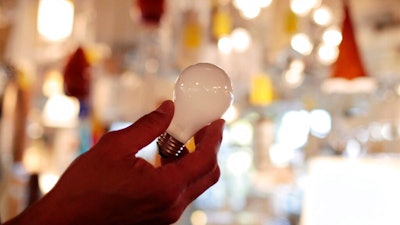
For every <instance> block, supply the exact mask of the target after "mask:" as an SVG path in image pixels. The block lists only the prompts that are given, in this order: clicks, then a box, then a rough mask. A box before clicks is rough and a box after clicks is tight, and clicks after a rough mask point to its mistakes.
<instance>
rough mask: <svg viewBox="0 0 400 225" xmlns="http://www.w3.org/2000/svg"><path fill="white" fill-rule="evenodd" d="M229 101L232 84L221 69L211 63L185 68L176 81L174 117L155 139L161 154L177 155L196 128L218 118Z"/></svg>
mask: <svg viewBox="0 0 400 225" xmlns="http://www.w3.org/2000/svg"><path fill="white" fill-rule="evenodd" d="M232 102H233V92H232V84H231V80H230V78H229V76H228V75H227V74H226V73H225V71H224V70H222V69H221V68H219V67H217V66H215V65H213V64H210V63H198V64H195V65H192V66H189V67H187V68H186V69H184V70H183V71H182V73H181V74H180V75H179V77H178V79H177V80H176V83H175V90H174V104H175V113H174V117H173V118H172V121H171V124H170V125H169V127H168V129H167V131H166V132H165V133H164V134H163V135H161V136H160V137H159V138H158V142H157V145H158V147H159V152H160V155H162V156H163V157H170V156H179V154H180V153H181V151H182V149H183V146H184V144H185V143H186V142H187V141H188V140H189V139H190V138H191V137H192V136H193V135H194V134H195V133H196V132H197V131H198V130H199V129H201V128H202V127H204V126H205V125H207V124H209V123H211V122H212V121H214V120H216V119H218V118H220V117H221V116H222V115H223V114H224V113H225V111H226V110H227V109H228V108H229V106H230V105H231V104H232Z"/></svg>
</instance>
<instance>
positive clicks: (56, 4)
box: [37, 0, 74, 41]
mask: <svg viewBox="0 0 400 225" xmlns="http://www.w3.org/2000/svg"><path fill="white" fill-rule="evenodd" d="M73 22H74V5H73V4H72V2H71V1H68V0H40V2H39V9H38V20H37V29H38V32H39V34H40V35H42V36H43V37H44V38H45V39H46V40H49V41H61V40H63V39H65V38H67V37H69V36H70V35H71V33H72V28H73Z"/></svg>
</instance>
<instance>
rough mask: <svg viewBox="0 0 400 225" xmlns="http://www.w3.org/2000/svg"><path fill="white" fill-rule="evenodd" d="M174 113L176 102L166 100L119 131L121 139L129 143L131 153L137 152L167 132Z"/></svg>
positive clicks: (128, 147)
mask: <svg viewBox="0 0 400 225" xmlns="http://www.w3.org/2000/svg"><path fill="white" fill-rule="evenodd" d="M173 115H174V103H173V102H172V101H171V100H166V101H164V102H163V103H162V104H161V105H160V106H159V107H158V108H157V109H156V110H155V111H152V112H150V113H148V114H146V115H144V116H142V117H141V118H140V119H138V120H137V121H136V122H135V123H133V124H132V125H130V126H128V127H127V128H124V129H122V130H119V131H117V132H118V133H119V135H120V136H121V137H120V138H121V139H119V140H120V141H122V142H124V143H127V145H126V147H127V151H129V153H132V151H134V152H133V153H136V152H137V151H139V150H140V149H142V148H143V147H145V146H147V145H148V144H150V143H151V142H152V141H154V140H155V139H156V138H157V137H158V136H160V135H161V134H162V133H164V132H165V130H166V129H167V128H168V126H169V124H170V123H171V120H172V116H173Z"/></svg>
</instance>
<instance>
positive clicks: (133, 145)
mask: <svg viewBox="0 0 400 225" xmlns="http://www.w3.org/2000/svg"><path fill="white" fill-rule="evenodd" d="M173 111H174V106H173V103H172V102H171V101H165V102H164V103H163V104H162V105H161V106H160V107H159V108H158V109H157V110H156V111H153V112H151V113H149V114H147V115H145V116H143V117H142V118H140V119H139V120H138V121H137V122H135V123H134V124H133V125H131V126H129V127H127V128H125V129H122V130H118V131H113V132H110V133H107V134H105V135H104V136H103V137H102V138H101V139H100V140H99V142H98V143H97V144H96V145H94V146H93V147H92V148H91V149H90V150H89V151H87V152H86V153H85V154H83V155H81V156H80V157H78V158H77V159H76V160H75V161H74V162H73V163H72V164H71V165H70V166H69V168H68V169H67V170H66V171H65V173H64V174H63V176H62V177H61V178H60V180H59V182H58V183H57V184H56V186H55V187H54V188H53V189H52V190H51V191H50V192H49V193H48V194H47V195H45V196H44V197H43V198H42V199H41V200H39V202H37V203H36V204H34V205H33V206H32V207H31V208H28V209H27V210H26V211H25V212H24V213H22V214H21V215H20V216H18V217H17V218H15V219H14V220H12V221H10V223H6V224H7V225H12V224H31V225H36V224H58V225H72V224H73V225H88V224H96V225H102V224H103V225H108V224H112V225H128V224H129V225H152V224H154V225H166V224H171V223H173V222H175V221H177V220H178V219H179V217H180V216H181V214H182V212H183V211H184V209H185V208H186V207H187V205H188V204H190V203H191V202H192V201H193V200H195V199H196V198H197V197H198V196H199V195H200V194H202V193H203V192H204V191H205V190H207V189H208V188H209V187H210V186H212V185H213V184H214V183H216V182H217V181H218V179H219V176H220V171H219V167H218V164H217V152H218V149H219V146H220V143H221V141H222V130H223V125H224V121H223V120H221V119H220V120H217V121H215V122H213V123H211V124H210V125H208V126H207V127H205V128H203V129H202V130H201V131H200V132H198V133H197V134H196V136H195V139H196V151H194V152H193V153H190V154H185V155H183V156H181V157H180V158H178V159H177V160H174V161H168V162H164V163H163V164H162V165H161V166H159V167H154V166H153V165H151V164H150V163H148V162H147V161H145V160H144V159H142V158H137V157H136V156H135V154H136V153H137V152H138V151H139V150H140V149H142V148H143V147H145V146H146V145H148V144H149V143H151V142H152V141H153V140H154V139H155V138H157V137H158V136H159V135H160V134H162V133H163V132H164V131H165V130H166V129H167V127H168V125H169V123H170V122H171V119H172V116H173Z"/></svg>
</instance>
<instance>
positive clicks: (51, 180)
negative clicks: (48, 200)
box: [39, 173, 60, 194]
mask: <svg viewBox="0 0 400 225" xmlns="http://www.w3.org/2000/svg"><path fill="white" fill-rule="evenodd" d="M59 178H60V177H59V176H58V175H56V174H53V173H44V174H40V175H39V189H40V191H41V192H42V193H43V194H46V193H48V192H49V191H50V190H51V189H52V188H53V187H54V185H56V183H57V181H58V179H59Z"/></svg>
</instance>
